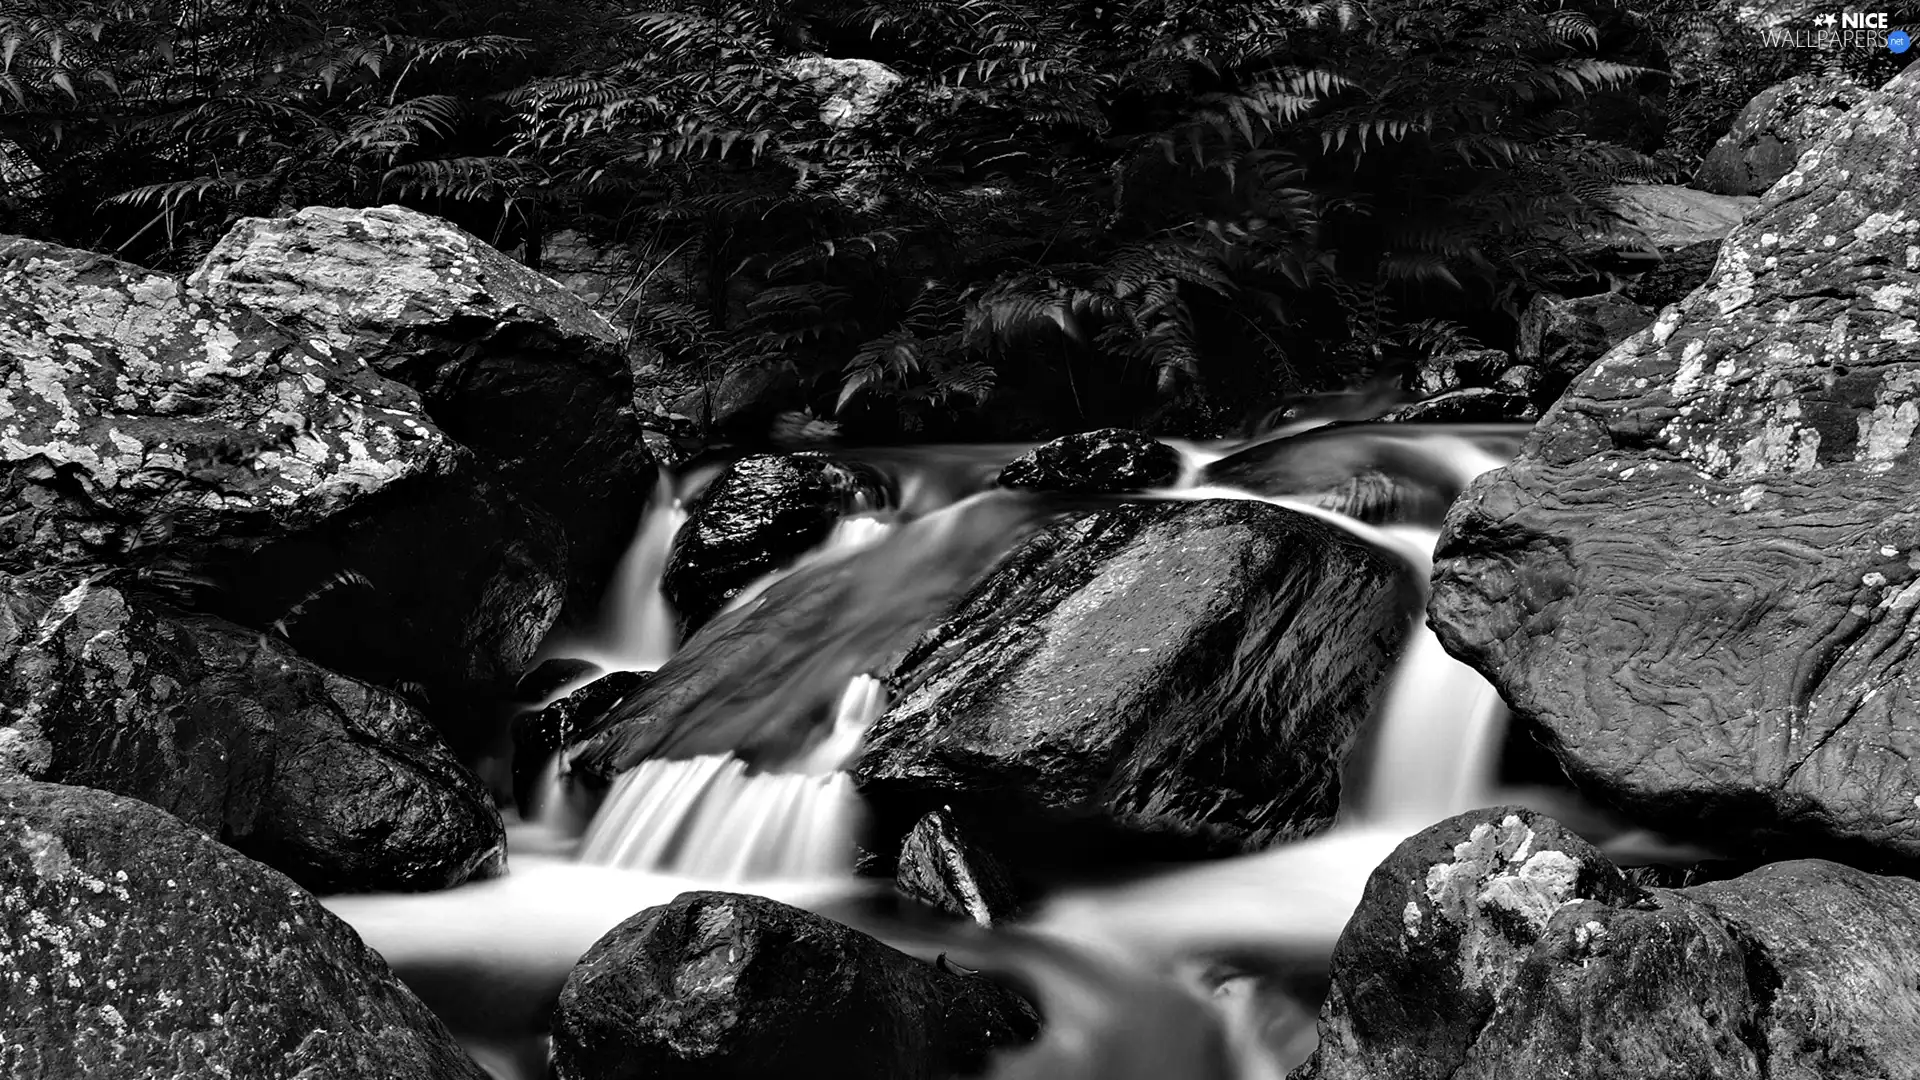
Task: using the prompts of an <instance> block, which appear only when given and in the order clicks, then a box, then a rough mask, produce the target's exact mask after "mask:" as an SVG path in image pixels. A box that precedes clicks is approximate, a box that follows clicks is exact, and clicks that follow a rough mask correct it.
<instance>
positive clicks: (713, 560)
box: [661, 453, 884, 629]
mask: <svg viewBox="0 0 1920 1080" xmlns="http://www.w3.org/2000/svg"><path fill="white" fill-rule="evenodd" d="M883 498H884V496H883V495H882V494H881V493H880V485H879V484H878V483H877V481H876V480H875V478H874V477H872V476H870V475H868V474H866V473H864V472H862V471H859V470H855V469H852V468H849V467H848V466H845V465H842V464H840V463H838V462H836V461H833V460H831V459H829V458H826V457H822V456H821V455H819V454H811V453H804V454H755V455H752V456H750V457H744V458H741V459H740V460H739V461H736V462H734V463H733V464H732V465H730V466H728V467H727V469H726V471H724V472H722V473H721V474H720V475H719V476H717V477H715V478H714V480H713V482H712V483H710V484H708V485H707V487H706V489H705V490H703V491H702V492H701V493H700V494H699V495H698V496H697V497H696V498H695V499H694V500H693V501H692V503H691V504H690V505H689V506H688V508H687V520H686V524H684V525H682V526H681V527H680V533H679V535H678V536H676V537H675V538H674V541H673V551H672V553H671V554H670V555H669V556H668V558H667V569H666V576H665V578H664V579H663V580H662V582H661V587H662V588H663V590H664V591H665V592H666V595H667V599H668V600H670V601H672V603H673V607H674V610H675V611H677V612H679V613H680V617H681V619H682V621H683V622H685V623H686V625H687V627H688V628H689V629H691V628H694V627H698V626H700V625H702V624H704V623H705V622H706V621H707V620H709V619H711V618H713V616H715V615H717V614H719V612H720V610H721V609H722V608H724V607H725V606H726V603H727V601H729V600H731V599H733V597H734V596H736V595H738V594H739V592H740V591H741V590H742V589H745V588H746V587H747V586H749V585H751V584H753V583H754V582H755V581H757V580H759V579H760V578H761V577H763V576H765V575H766V574H768V573H770V572H772V571H774V570H777V569H779V568H780V567H782V566H785V565H786V564H788V563H791V562H792V561H793V560H794V559H797V558H799V557H800V556H801V555H804V554H806V552H807V551H809V550H810V549H812V548H813V547H814V546H815V545H817V544H819V543H820V542H821V541H823V540H825V539H826V538H827V536H828V535H829V534H830V533H832V532H833V526H834V523H835V522H837V521H839V520H840V518H841V517H842V516H843V515H845V514H846V513H848V512H849V511H851V510H854V509H858V508H860V507H862V506H871V505H876V504H877V503H878V502H880V501H881V499H883Z"/></svg>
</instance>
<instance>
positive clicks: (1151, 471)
mask: <svg viewBox="0 0 1920 1080" xmlns="http://www.w3.org/2000/svg"><path fill="white" fill-rule="evenodd" d="M1179 478H1180V453H1179V451H1177V450H1175V449H1174V448H1173V447H1171V446H1168V445H1167V444H1166V443H1163V442H1161V441H1159V440H1158V439H1155V438H1154V437H1152V436H1151V435H1143V434H1141V433H1140V432H1138V431H1129V430H1127V429H1125V428H1102V429H1100V430H1099V431H1083V432H1079V433H1078V434H1074V435H1064V436H1061V437H1060V438H1058V439H1055V440H1053V441H1052V442H1049V443H1042V444H1041V445H1039V446H1036V447H1034V448H1033V449H1032V450H1030V451H1028V452H1027V453H1026V454H1024V455H1022V456H1021V457H1019V458H1018V459H1016V460H1015V461H1013V462H1012V463H1010V464H1009V465H1008V466H1007V467H1006V468H1004V469H1002V470H1000V477H999V481H998V482H999V484H1000V486H1002V487H1011V488H1037V489H1040V490H1044V491H1063V492H1074V493H1078V494H1095V495H1099V494H1110V493H1113V492H1121V491H1144V490H1146V489H1148V488H1163V487H1170V486H1172V484H1173V482H1174V481H1175V480H1178V479H1179Z"/></svg>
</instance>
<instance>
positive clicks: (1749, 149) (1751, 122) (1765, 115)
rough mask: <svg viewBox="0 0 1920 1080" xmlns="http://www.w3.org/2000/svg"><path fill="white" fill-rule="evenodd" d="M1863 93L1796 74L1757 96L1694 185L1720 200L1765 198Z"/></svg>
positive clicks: (1842, 82) (1712, 152) (1839, 82)
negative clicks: (1716, 194)
mask: <svg viewBox="0 0 1920 1080" xmlns="http://www.w3.org/2000/svg"><path fill="white" fill-rule="evenodd" d="M1866 96H1867V91H1865V90H1864V89H1862V88H1860V87H1859V86H1856V85H1854V83H1852V82H1851V81H1849V80H1847V79H1844V78H1832V77H1826V76H1819V75H1796V76H1794V77H1793V78H1791V79H1788V80H1787V81H1786V82H1783V83H1780V84H1778V85H1776V86H1770V87H1768V88H1767V89H1765V90H1763V91H1761V92H1760V94H1759V95H1758V96H1757V97H1755V98H1754V99H1753V100H1752V101H1750V102H1748V103H1747V107H1746V108H1744V109H1742V110H1740V115H1739V116H1738V117H1737V118H1736V119H1735V120H1734V121H1733V129H1732V130H1730V131H1728V132H1727V133H1726V134H1725V135H1722V136H1721V137H1720V141H1719V142H1717V143H1715V144H1714V145H1713V149H1711V150H1709V151H1707V157H1706V160H1704V161H1702V162H1701V163H1700V168H1699V171H1698V172H1696V173H1695V174H1694V178H1693V182H1694V184H1695V185H1696V186H1697V187H1700V188H1702V189H1704V190H1706V191H1711V192H1715V193H1718V194H1721V195H1763V194H1765V193H1766V190H1767V189H1768V188H1770V187H1772V186H1773V185H1774V183H1775V182H1776V181H1778V180H1779V179H1780V178H1781V177H1783V176H1785V175H1787V173H1789V172H1791V171H1792V170H1793V166H1794V165H1795V163H1797V162H1798V161H1799V160H1800V155H1801V153H1802V152H1804V151H1805V150H1806V148H1807V147H1809V146H1811V145H1813V143H1814V141H1815V140H1817V139H1819V138H1820V136H1822V135H1824V134H1826V133H1827V129H1829V128H1830V127H1832V126H1833V124H1834V122H1835V121H1837V120H1839V119H1840V117H1841V116H1842V115H1844V114H1845V113H1846V111H1847V110H1848V109H1851V108H1853V107H1854V106H1855V105H1858V104H1860V102H1861V100H1863V99H1864V98H1865V97H1866Z"/></svg>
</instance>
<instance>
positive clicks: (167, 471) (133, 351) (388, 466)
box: [0, 238, 565, 728]
mask: <svg viewBox="0 0 1920 1080" xmlns="http://www.w3.org/2000/svg"><path fill="white" fill-rule="evenodd" d="M0 314H4V315H5V318H4V319H0V347H3V348H4V349H5V351H7V352H8V353H9V354H10V355H11V356H12V357H13V359H14V361H15V363H13V364H11V365H8V366H6V367H4V368H0V571H4V572H10V573H22V572H26V571H31V570H34V569H37V568H44V567H60V566H77V567H82V568H100V567H106V568H113V569H116V570H120V571H125V572H128V573H130V574H131V575H132V580H134V581H136V582H138V583H139V584H141V585H142V586H143V587H149V588H164V589H167V590H168V591H170V592H171V593H173V594H174V595H175V596H176V598H179V599H182V600H183V601H184V602H187V603H190V604H192V605H195V606H205V607H211V608H213V609H216V610H219V611H221V612H222V613H224V614H226V615H228V616H229V617H232V618H234V619H235V620H237V621H239V622H242V623H245V624H247V625H250V626H253V627H256V628H262V629H264V628H267V627H270V626H275V625H278V626H279V627H281V628H283V629H284V631H285V632H286V634H287V636H289V637H290V638H291V640H292V641H293V643H294V644H295V645H296V647H298V648H299V649H300V650H301V651H302V652H304V653H306V654H308V655H310V656H312V657H314V658H315V659H317V660H319V661H320V662H321V663H324V664H326V665H327V666H329V667H333V668H336V669H339V670H341V671H344V672H347V673H349V674H352V675H355V676H358V677H361V678H365V679H368V680H370V681H374V682H379V683H382V684H384V685H388V686H393V685H398V684H400V683H411V684H417V685H418V686H419V687H420V688H421V689H422V690H423V691H424V692H425V694H426V696H427V697H428V698H429V699H430V700H431V701H432V702H433V703H434V705H435V706H436V711H437V713H438V714H439V715H441V716H445V717H451V716H453V715H454V714H456V713H457V712H458V709H457V706H458V704H459V703H460V702H462V701H463V700H465V699H467V698H468V697H470V696H472V695H477V694H479V693H483V692H491V691H493V690H496V689H501V688H504V687H505V686H507V685H510V684H511V679H512V678H513V677H514V676H515V675H517V674H518V672H519V671H520V670H521V669H522V668H523V667H524V666H525V665H526V661H527V659H528V658H529V657H530V656H532V654H533V650H534V648H535V646H536V645H537V644H538V642H539V640H540V638H541V636H542V635H543V634H544V633H545V631H546V629H547V627H548V625H549V624H550V623H551V622H552V621H553V618H554V616H555V614H556V613H557V611H558V608H559V602H560V593H561V588H560V586H561V577H562V571H563V568H564V559H565V553H564V547H563V541H562V539H561V537H560V536H559V535H558V531H557V529H556V528H555V527H554V526H553V523H552V521H551V520H550V519H549V518H547V517H546V516H545V515H543V514H539V513H537V512H533V511H530V510H529V509H528V508H526V507H524V506H522V505H521V504H520V503H518V502H517V501H515V500H514V498H513V497H512V496H511V495H509V494H508V493H507V492H506V491H504V490H502V489H501V488H500V487H499V486H498V484H497V483H495V482H494V481H493V480H492V479H490V473H489V471H488V470H487V469H486V468H485V467H484V466H482V465H481V464H480V463H479V461H478V460H477V459H475V457H474V456H473V454H472V453H471V452H469V451H467V450H466V449H464V448H463V447H461V446H459V445H458V444H457V443H455V442H454V441H453V440H452V439H450V438H449V437H448V436H447V434H446V433H445V432H444V431H443V430H442V429H441V428H440V427H438V426H437V425H436V424H435V423H434V422H433V421H432V419H431V418H429V417H428V416H427V414H426V411H425V409H424V408H423V406H422V404H421V401H420V397H419V395H418V394H416V393H415V392H414V391H413V390H412V389H410V388H408V387H406V386H403V385H401V384H399V383H396V382H393V381H391V380H388V379H386V378H383V377H381V375H380V374H379V373H378V372H377V371H375V370H374V369H373V368H372V367H371V366H370V364H369V363H368V362H367V361H366V360H365V359H364V358H363V357H360V356H359V355H357V354H354V353H352V352H349V351H345V350H342V349H339V348H335V347H334V346H332V345H330V344H329V343H328V342H326V341H324V340H311V341H310V340H307V339H305V338H303V337H302V336H300V335H297V334H294V333H291V332H289V331H287V330H284V329H282V328H280V327H278V326H276V325H274V324H273V323H272V322H270V321H269V320H268V319H266V318H265V317H263V316H262V315H261V314H259V313H258V312H255V311H251V310H248V309H245V308H239V307H234V306H230V305H223V304H219V303H215V302H213V301H211V300H209V299H208V298H207V297H206V296H204V295H202V294H200V293H197V292H195V291H194V290H192V289H189V288H186V287H184V286H183V285H182V284H181V283H180V282H179V281H177V280H176V279H174V278H170V277H166V276H163V275H159V274H153V273H149V272H147V271H144V270H141V269H139V268H137V267H134V266H130V265H128V264H126V263H120V262H116V261H114V260H112V259H108V258H105V257H102V256H99V255H93V254H89V253H86V252H80V251H74V250H71V249H67V248H60V247H55V246H53V245H50V244H41V243H36V242H33V241H28V240H21V239H3V238H0ZM456 728H457V725H456Z"/></svg>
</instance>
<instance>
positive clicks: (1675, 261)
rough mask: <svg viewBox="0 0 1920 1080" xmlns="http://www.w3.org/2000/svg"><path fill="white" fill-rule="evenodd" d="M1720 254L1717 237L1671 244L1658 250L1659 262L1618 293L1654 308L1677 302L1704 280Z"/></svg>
mask: <svg viewBox="0 0 1920 1080" xmlns="http://www.w3.org/2000/svg"><path fill="white" fill-rule="evenodd" d="M1719 257H1720V241H1718V240H1702V241H1700V242H1699V243H1697V244H1689V245H1687V246H1685V247H1678V248H1672V249H1670V250H1667V251H1663V252H1661V253H1660V262H1659V263H1658V264H1657V265H1655V266H1654V267H1653V269H1651V270H1648V271H1647V272H1646V273H1644V274H1640V275H1638V276H1636V277H1635V278H1634V279H1633V280H1632V281H1631V282H1628V283H1627V284H1626V285H1625V286H1624V287H1623V288H1622V289H1621V290H1620V295H1621V296H1624V297H1626V298H1627V299H1628V300H1631V301H1633V302H1634V303H1636V304H1645V305H1646V306H1648V307H1651V308H1653V309H1655V310H1659V309H1660V308H1663V307H1666V306H1667V305H1668V304H1677V303H1679V302H1680V301H1682V300H1685V299H1686V298H1687V294H1688V293H1691V292H1692V291H1693V290H1695V289H1697V288H1699V287H1700V286H1702V285H1704V284H1706V283H1707V278H1708V277H1710V276H1711V275H1712V274H1713V263H1714V260H1715V259H1718V258H1719Z"/></svg>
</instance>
